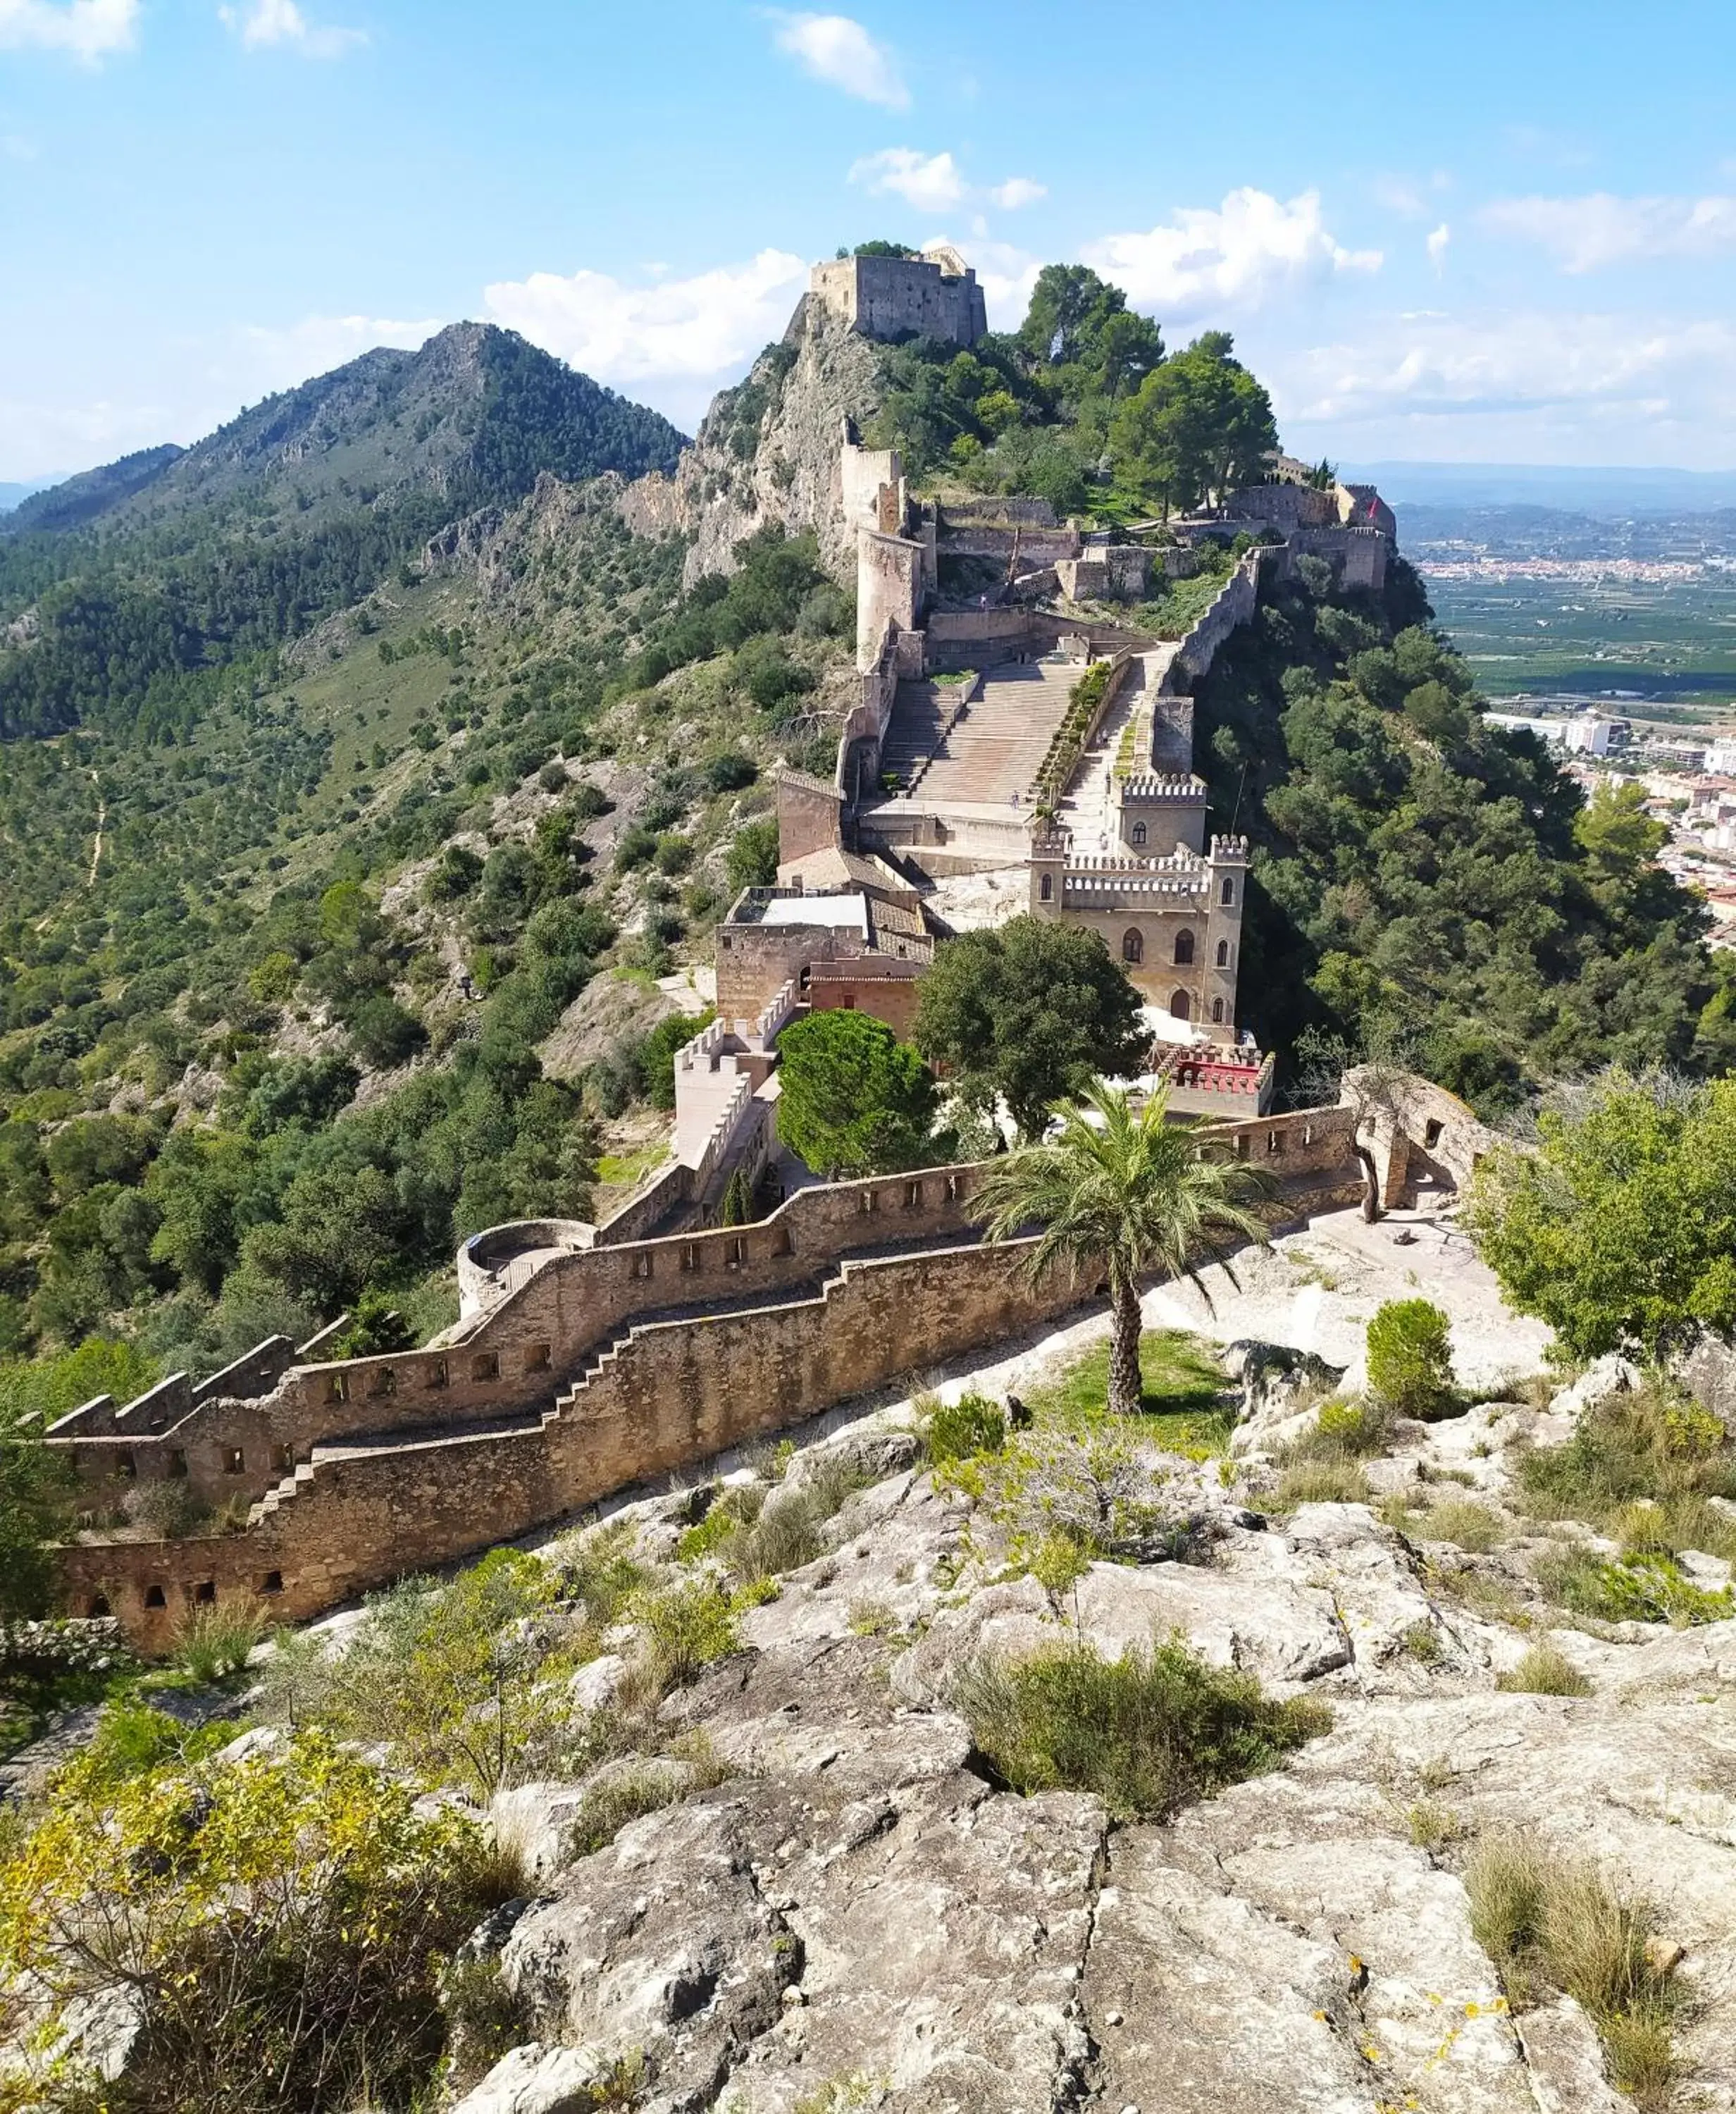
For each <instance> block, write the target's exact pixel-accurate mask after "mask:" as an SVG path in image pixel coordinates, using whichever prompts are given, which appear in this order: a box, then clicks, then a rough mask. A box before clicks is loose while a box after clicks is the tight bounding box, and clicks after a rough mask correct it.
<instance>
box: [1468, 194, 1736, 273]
mask: <svg viewBox="0 0 1736 2114" xmlns="http://www.w3.org/2000/svg"><path fill="white" fill-rule="evenodd" d="M1482 222H1483V225H1484V226H1485V227H1488V228H1491V229H1492V230H1493V231H1495V232H1496V234H1500V235H1510V236H1515V237H1516V238H1517V239H1518V240H1520V241H1522V242H1532V243H1535V244H1537V245H1538V246H1539V247H1540V248H1542V249H1546V250H1548V251H1549V252H1550V254H1551V255H1552V256H1553V257H1554V258H1555V259H1556V263H1558V264H1559V265H1560V268H1561V269H1562V270H1563V271H1564V272H1596V271H1598V270H1600V269H1601V268H1602V267H1604V266H1605V265H1609V264H1620V263H1626V262H1627V261H1628V260H1629V259H1632V258H1636V257H1706V256H1711V255H1712V254H1714V253H1715V252H1716V251H1718V250H1720V249H1736V198H1729V197H1719V196H1714V197H1710V198H1697V199H1689V198H1618V197H1617V196H1615V194H1614V193H1612V192H1610V191H1591V192H1588V193H1587V194H1585V195H1584V196H1583V197H1581V198H1518V199H1497V200H1496V202H1495V204H1492V205H1490V206H1486V207H1485V208H1483V212H1482Z"/></svg>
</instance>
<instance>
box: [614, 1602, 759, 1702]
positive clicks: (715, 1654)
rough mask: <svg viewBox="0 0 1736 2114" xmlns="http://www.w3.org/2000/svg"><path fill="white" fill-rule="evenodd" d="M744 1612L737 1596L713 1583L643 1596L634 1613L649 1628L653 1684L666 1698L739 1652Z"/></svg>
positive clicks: (648, 1645)
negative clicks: (738, 1623)
mask: <svg viewBox="0 0 1736 2114" xmlns="http://www.w3.org/2000/svg"><path fill="white" fill-rule="evenodd" d="M739 1611H740V1604H739V1603H738V1601H737V1600H736V1599H735V1598H734V1596H733V1595H731V1594H729V1593H727V1592H725V1591H724V1590H723V1588H722V1587H721V1586H718V1585H716V1584H715V1583H714V1582H712V1581H710V1580H708V1579H694V1580H693V1581H691V1582H688V1583H683V1584H680V1585H676V1586H665V1587H664V1588H663V1589H662V1590H661V1591H660V1592H652V1593H646V1594H642V1595H640V1596H639V1598H638V1599H637V1600H636V1601H635V1602H634V1603H633V1607H632V1611H631V1612H632V1614H633V1619H634V1620H635V1621H636V1622H639V1623H640V1624H642V1627H643V1628H644V1630H645V1633H646V1657H647V1661H648V1665H649V1668H650V1672H651V1678H652V1684H653V1686H655V1687H656V1689H657V1690H658V1691H660V1692H661V1693H663V1694H665V1695H666V1694H667V1693H668V1692H669V1690H670V1689H672V1688H681V1687H683V1686H686V1684H687V1683H688V1682H690V1681H692V1680H694V1679H695V1678H696V1677H697V1676H698V1675H699V1674H701V1673H702V1672H704V1670H705V1669H706V1668H707V1667H708V1666H710V1665H711V1664H712V1663H713V1662H714V1661H715V1660H717V1659H727V1658H728V1657H729V1654H730V1653H731V1652H733V1651H734V1650H736V1649H737V1648H738V1638H737V1636H736V1633H735V1620H736V1616H737V1614H738V1613H739Z"/></svg>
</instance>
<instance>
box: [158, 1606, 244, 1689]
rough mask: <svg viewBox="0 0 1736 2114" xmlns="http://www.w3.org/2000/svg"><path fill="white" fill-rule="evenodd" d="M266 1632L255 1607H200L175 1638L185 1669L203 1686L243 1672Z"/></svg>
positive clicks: (176, 1654)
mask: <svg viewBox="0 0 1736 2114" xmlns="http://www.w3.org/2000/svg"><path fill="white" fill-rule="evenodd" d="M264 1635H265V1624H264V1622H263V1621H262V1620H261V1618H260V1617H259V1616H258V1614H257V1613H254V1612H253V1611H252V1610H251V1609H238V1608H223V1607H212V1608H194V1611H193V1613H192V1614H191V1615H190V1616H189V1617H188V1618H187V1620H186V1621H185V1622H183V1623H182V1625H181V1627H180V1631H179V1632H178V1633H177V1634H176V1639H175V1658H176V1663H177V1664H178V1665H179V1666H180V1669H181V1671H182V1672H184V1673H185V1674H186V1675H187V1676H188V1677H189V1678H190V1679H191V1680H193V1681H195V1682H198V1683H199V1685H200V1686H201V1687H203V1686H208V1685H210V1684H212V1683H214V1682H219V1681H226V1680H227V1679H228V1677H230V1676H231V1674H235V1673H239V1672H240V1671H241V1669H242V1668H243V1667H244V1666H245V1665H246V1663H247V1662H248V1659H249V1655H250V1654H251V1653H252V1651H253V1649H254V1645H257V1644H258V1642H259V1640H260V1639H261V1638H262V1637H263V1636H264Z"/></svg>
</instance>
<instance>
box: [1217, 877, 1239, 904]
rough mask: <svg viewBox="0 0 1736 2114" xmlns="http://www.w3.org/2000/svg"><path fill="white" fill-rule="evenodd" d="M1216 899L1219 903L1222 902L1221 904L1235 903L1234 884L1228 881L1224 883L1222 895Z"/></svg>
mask: <svg viewBox="0 0 1736 2114" xmlns="http://www.w3.org/2000/svg"><path fill="white" fill-rule="evenodd" d="M1219 900H1220V901H1221V902H1223V903H1233V902H1235V900H1236V883H1235V882H1234V881H1228V880H1227V881H1225V882H1224V885H1223V894H1222V896H1221V897H1220V898H1219Z"/></svg>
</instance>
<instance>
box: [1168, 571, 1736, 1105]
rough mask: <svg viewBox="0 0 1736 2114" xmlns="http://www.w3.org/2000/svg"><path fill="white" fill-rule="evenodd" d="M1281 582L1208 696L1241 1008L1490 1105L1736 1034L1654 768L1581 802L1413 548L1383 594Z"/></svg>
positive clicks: (1206, 748)
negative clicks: (1503, 695)
mask: <svg viewBox="0 0 1736 2114" xmlns="http://www.w3.org/2000/svg"><path fill="white" fill-rule="evenodd" d="M1302 570H1303V571H1304V574H1309V576H1310V579H1309V583H1308V584H1302V585H1298V586H1295V587H1292V588H1287V589H1282V590H1280V591H1278V592H1277V593H1275V594H1271V595H1268V597H1267V598H1266V599H1265V601H1264V603H1263V606H1262V608H1261V610H1260V611H1259V617H1258V619H1257V620H1256V622H1255V623H1254V625H1252V626H1250V627H1249V628H1248V629H1245V630H1243V631H1240V632H1238V633H1237V634H1235V636H1234V637H1233V638H1231V641H1230V643H1229V644H1228V645H1227V647H1225V648H1224V649H1223V650H1222V652H1220V654H1219V655H1218V657H1217V661H1216V663H1215V665H1214V666H1213V670H1212V673H1211V675H1210V677H1209V678H1208V680H1207V681H1206V683H1205V684H1204V686H1203V688H1202V689H1201V692H1200V694H1199V698H1198V700H1197V707H1196V722H1195V753H1196V757H1197V760H1198V762H1199V768H1200V769H1201V771H1203V772H1204V773H1205V774H1206V776H1207V777H1208V781H1209V783H1210V785H1211V789H1212V826H1213V828H1215V829H1220V830H1227V829H1230V828H1232V827H1234V828H1236V829H1238V830H1240V831H1244V832H1245V833H1247V834H1249V835H1251V836H1252V838H1253V840H1254V845H1255V847H1256V850H1255V857H1254V880H1255V885H1254V888H1253V889H1252V890H1250V892H1249V904H1250V913H1251V914H1250V917H1249V925H1248V930H1247V934H1246V939H1245V949H1244V956H1243V969H1242V977H1241V988H1242V990H1243V991H1244V992H1245V993H1246V994H1247V995H1248V999H1249V1008H1248V1009H1247V1010H1246V1011H1245V1019H1246V1020H1247V1022H1248V1023H1249V1025H1251V1026H1252V1027H1254V1029H1255V1031H1256V1032H1257V1033H1258V1034H1259V1037H1260V1040H1261V1041H1262V1042H1263V1043H1266V1044H1268V1046H1272V1047H1275V1048H1277V1049H1279V1050H1291V1049H1293V1048H1295V1046H1296V1045H1297V1043H1298V1041H1299V1040H1300V1043H1301V1059H1302V1063H1301V1067H1300V1068H1302V1069H1304V1070H1306V1069H1307V1068H1308V1065H1309V1059H1310V1057H1311V1056H1312V1058H1313V1059H1316V1060H1319V1061H1323V1062H1324V1063H1325V1064H1326V1065H1327V1068H1330V1067H1331V1065H1332V1064H1334V1063H1336V1062H1337V1061H1341V1059H1344V1058H1345V1057H1347V1056H1348V1057H1351V1058H1355V1057H1359V1056H1363V1055H1370V1054H1380V1053H1388V1054H1391V1055H1400V1056H1402V1057H1403V1058H1404V1059H1405V1060H1406V1061H1407V1062H1409V1063H1410V1064H1414V1066H1415V1068H1417V1069H1418V1070H1420V1071H1422V1072H1424V1073H1427V1074H1428V1076H1429V1077H1430V1078H1434V1079H1437V1080H1439V1081H1440V1082H1441V1083H1442V1084H1443V1085H1446V1086H1449V1087H1453V1088H1454V1089H1455V1091H1459V1092H1460V1093H1462V1094H1464V1096H1466V1097H1467V1098H1469V1100H1471V1101H1472V1102H1473V1104H1474V1105H1476V1106H1477V1107H1478V1109H1479V1110H1482V1112H1483V1113H1485V1114H1491V1115H1494V1114H1500V1113H1501V1112H1502V1111H1503V1110H1510V1109H1511V1108H1513V1107H1514V1106H1515V1105H1518V1104H1519V1103H1520V1102H1522V1101H1523V1100H1524V1099H1525V1098H1526V1096H1527V1095H1528V1093H1530V1092H1531V1091H1534V1090H1535V1088H1536V1087H1537V1086H1539V1085H1540V1084H1542V1083H1543V1082H1546V1081H1549V1080H1551V1079H1555V1078H1561V1077H1564V1076H1574V1075H1578V1074H1580V1073H1586V1072H1588V1071H1592V1070H1595V1069H1596V1068H1598V1067H1599V1066H1601V1065H1604V1064H1610V1063H1619V1064H1627V1065H1629V1066H1633V1067H1636V1068H1646V1067H1648V1066H1652V1065H1659V1064H1666V1065H1683V1066H1688V1067H1691V1068H1696V1069H1699V1070H1711V1071H1722V1070H1724V1069H1725V1068H1726V1067H1727V1066H1728V1065H1729V1064H1730V1063H1731V1062H1732V1061H1733V1059H1736V1036H1732V1034H1731V1032H1730V1029H1729V1025H1728V1009H1729V995H1728V986H1729V984H1730V983H1731V982H1733V981H1736V979H1733V978H1731V977H1729V974H1728V973H1727V972H1723V971H1721V970H1715V968H1714V963H1715V962H1716V963H1727V962H1729V959H1730V958H1729V956H1727V955H1720V956H1717V957H1712V956H1709V955H1708V954H1707V953H1706V949H1705V948H1704V947H1703V945H1702V934H1703V933H1704V931H1705V930H1706V924H1707V919H1706V911H1705V907H1704V905H1703V904H1701V903H1700V902H1699V901H1697V899H1695V898H1694V897H1693V896H1692V895H1689V894H1688V892H1687V891H1686V890H1683V889H1682V888H1680V887H1679V886H1678V885H1677V884H1676V883H1675V882H1674V881H1672V880H1671V879H1670V876H1668V875H1667V874H1665V873H1664V872H1662V871H1661V869H1660V868H1659V867H1656V865H1655V864H1653V863H1652V861H1653V858H1654V855H1655V853H1656V851H1657V849H1659V846H1660V845H1661V842H1662V840H1663V835H1664V832H1663V831H1662V828H1661V826H1660V825H1658V824H1656V823H1654V822H1653V821H1651V820H1650V819H1649V818H1648V817H1647V816H1646V815H1645V813H1644V812H1643V811H1642V794H1641V791H1640V789H1639V788H1638V785H1637V784H1629V785H1628V786H1627V787H1626V788H1625V789H1624V790H1622V791H1620V792H1617V791H1615V790H1613V789H1610V790H1604V789H1600V790H1599V793H1598V794H1597V797H1596V798H1594V799H1593V800H1592V802H1591V803H1590V804H1589V805H1588V804H1587V803H1586V802H1585V799H1584V797H1583V794H1581V793H1580V791H1579V789H1578V786H1577V785H1575V784H1574V781H1573V780H1571V779H1570V778H1569V777H1568V776H1567V775H1566V774H1565V771H1562V770H1561V768H1560V766H1558V765H1557V764H1556V762H1554V761H1553V760H1552V759H1551V757H1550V755H1549V753H1548V752H1547V750H1546V748H1545V747H1544V745H1543V744H1542V743H1541V742H1539V741H1537V739H1536V738H1535V737H1534V736H1533V735H1530V734H1523V733H1518V734H1515V733H1508V732H1505V731H1502V730H1497V729H1496V728H1493V727H1491V726H1489V725H1487V724H1486V722H1485V721H1484V720H1483V718H1482V701H1481V700H1480V699H1478V698H1477V697H1476V695H1475V694H1474V692H1473V684H1472V678H1471V675H1470V671H1469V669H1468V668H1467V667H1466V666H1465V664H1464V661H1463V660H1462V659H1461V658H1460V656H1459V655H1458V654H1457V653H1456V652H1454V650H1453V648H1452V647H1451V644H1450V642H1448V641H1447V640H1446V639H1444V638H1442V637H1441V635H1440V634H1438V633H1437V631H1436V630H1435V629H1433V628H1432V611H1431V610H1430V609H1429V606H1428V602H1427V600H1426V598H1425V597H1424V595H1423V588H1422V584H1421V583H1420V581H1419V580H1418V578H1417V575H1416V574H1415V573H1414V571H1413V570H1412V569H1411V568H1410V567H1409V565H1406V564H1405V563H1404V561H1402V560H1400V561H1399V562H1398V563H1397V564H1396V565H1394V566H1393V568H1392V569H1391V573H1390V574H1389V578H1388V585H1387V593H1386V595H1385V597H1384V599H1383V600H1382V602H1373V601H1371V600H1370V599H1369V598H1368V597H1348V598H1345V599H1342V600H1341V599H1339V598H1336V597H1334V596H1332V594H1331V593H1330V592H1329V591H1328V583H1327V579H1326V577H1325V569H1324V567H1323V566H1320V565H1318V561H1311V560H1306V559H1304V561H1302Z"/></svg>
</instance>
